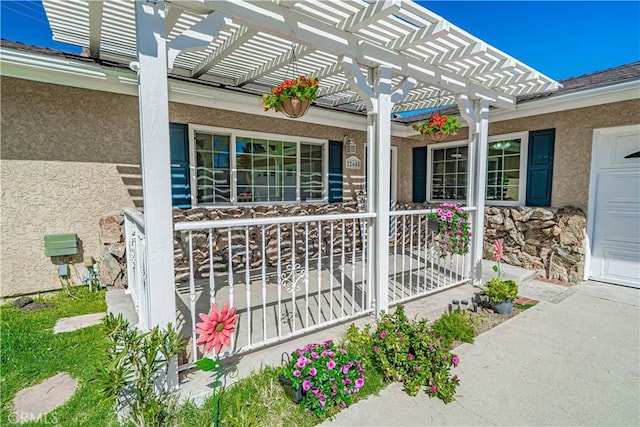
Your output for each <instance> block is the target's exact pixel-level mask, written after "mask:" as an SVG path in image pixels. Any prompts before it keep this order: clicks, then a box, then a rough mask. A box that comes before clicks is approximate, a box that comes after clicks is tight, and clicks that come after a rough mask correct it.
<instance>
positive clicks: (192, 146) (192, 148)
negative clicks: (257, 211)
mask: <svg viewBox="0 0 640 427" xmlns="http://www.w3.org/2000/svg"><path fill="white" fill-rule="evenodd" d="M188 127H189V175H190V176H189V180H190V183H191V206H193V207H233V206H264V205H288V204H292V203H296V204H314V203H328V201H329V140H328V139H318V138H307V137H300V136H294V135H283V134H276V133H265V132H254V131H245V130H242V129H232V128H221V127H215V126H206V125H198V124H189V125H188ZM196 132H202V133H211V134H218V135H228V136H229V144H230V147H229V157H230V158H229V166H230V174H231V178H230V179H231V197H230V202H229V203H221V202H218V203H198V200H197V199H198V187H197V164H196V162H197V157H196V143H195V137H196ZM238 137H246V138H256V139H267V140H269V139H271V140H277V141H288V142H295V143H296V200H295V201H293V200H287V201H266V202H238V177H237V172H238V170H237V166H236V138H238ZM300 144H312V145H321V146H322V170H323V178H322V198H321V199H309V200H306V201H304V202H303V201H301V200H300Z"/></svg>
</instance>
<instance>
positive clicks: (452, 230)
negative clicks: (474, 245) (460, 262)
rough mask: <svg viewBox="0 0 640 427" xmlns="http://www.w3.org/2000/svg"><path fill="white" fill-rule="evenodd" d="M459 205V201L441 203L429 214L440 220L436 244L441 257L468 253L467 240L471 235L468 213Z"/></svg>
mask: <svg viewBox="0 0 640 427" xmlns="http://www.w3.org/2000/svg"><path fill="white" fill-rule="evenodd" d="M460 206H461V205H460V203H443V204H441V205H440V208H438V210H437V212H436V213H432V214H429V216H430V217H431V218H433V219H437V220H438V221H439V222H440V223H439V227H438V231H439V235H440V240H439V242H438V245H439V249H440V256H441V257H445V256H446V255H447V254H458V255H464V254H467V253H469V240H470V238H471V236H472V233H471V228H470V226H469V215H468V214H467V212H466V211H465V210H463V209H462V208H461V207H460Z"/></svg>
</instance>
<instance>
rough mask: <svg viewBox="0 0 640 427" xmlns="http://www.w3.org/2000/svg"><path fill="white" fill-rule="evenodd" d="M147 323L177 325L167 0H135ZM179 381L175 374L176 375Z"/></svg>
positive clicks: (161, 325)
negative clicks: (145, 252) (145, 251)
mask: <svg viewBox="0 0 640 427" xmlns="http://www.w3.org/2000/svg"><path fill="white" fill-rule="evenodd" d="M135 7H136V40H137V49H138V66H139V68H138V103H139V109H140V111H139V114H140V143H141V155H142V189H143V200H144V226H145V235H146V243H147V257H146V259H145V260H144V262H145V263H146V267H147V268H146V272H147V280H148V282H147V283H148V289H149V301H148V307H147V308H148V310H149V316H148V318H149V327H154V326H160V327H163V328H164V327H166V326H167V324H168V323H173V324H174V325H175V321H176V318H175V312H176V299H175V283H174V270H173V214H172V207H171V168H170V147H169V96H168V87H167V46H166V39H165V22H164V19H165V16H164V15H165V8H164V1H163V0H154V1H147V0H136V2H135ZM175 377H176V378H175V379H176V380H177V373H176V374H175Z"/></svg>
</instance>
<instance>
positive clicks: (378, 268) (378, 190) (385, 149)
mask: <svg viewBox="0 0 640 427" xmlns="http://www.w3.org/2000/svg"><path fill="white" fill-rule="evenodd" d="M376 77H377V78H376V81H375V84H374V88H375V92H376V99H375V101H374V102H375V103H376V104H377V108H376V110H377V111H376V112H375V113H374V114H373V117H374V128H375V144H374V147H375V150H373V151H374V159H373V160H374V166H375V169H376V172H377V173H376V176H375V180H372V181H374V182H373V193H374V194H375V196H376V197H375V199H374V203H373V208H374V210H375V211H376V214H377V216H376V221H375V223H376V226H375V231H374V233H375V235H374V238H373V243H374V248H375V249H374V250H375V259H374V260H373V266H374V271H375V273H374V282H373V284H374V286H375V296H376V315H378V316H379V315H380V313H381V312H382V311H388V309H389V203H390V196H391V195H390V191H389V190H390V189H389V183H390V182H391V164H390V162H389V152H390V150H391V108H392V107H393V103H392V102H391V92H392V91H391V68H389V67H386V66H383V65H381V66H379V67H378V72H377V76H376Z"/></svg>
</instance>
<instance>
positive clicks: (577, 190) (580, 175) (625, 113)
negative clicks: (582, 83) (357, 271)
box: [398, 100, 640, 211]
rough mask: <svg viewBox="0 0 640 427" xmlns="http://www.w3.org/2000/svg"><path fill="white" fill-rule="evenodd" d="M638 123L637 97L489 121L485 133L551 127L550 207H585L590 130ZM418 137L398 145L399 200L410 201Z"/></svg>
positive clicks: (462, 133) (461, 134) (462, 137)
mask: <svg viewBox="0 0 640 427" xmlns="http://www.w3.org/2000/svg"><path fill="white" fill-rule="evenodd" d="M638 123H640V102H638V100H631V101H624V102H617V103H611V104H604V105H598V106H594V107H585V108H578V109H574V110H568V111H562V112H558V113H552V114H540V115H537V116H530V117H523V118H520V119H515V120H505V121H499V122H491V121H490V122H489V135H490V136H493V135H502V134H508V133H513V132H521V131H534V130H543V129H551V128H555V130H556V140H555V152H554V165H553V187H552V193H551V197H552V199H551V203H552V207H556V208H560V207H563V206H575V207H579V208H581V209H583V210H585V211H586V209H587V205H588V199H589V178H590V170H591V147H592V143H593V130H594V129H599V128H607V127H616V126H625V125H631V124H638ZM467 131H468V130H467V129H466V128H464V129H461V131H460V132H458V135H457V136H456V139H459V140H466V139H467V138H468V133H467ZM425 145H426V144H425V142H423V141H421V140H416V141H411V142H410V143H409V144H406V145H402V146H401V149H400V153H398V157H399V159H401V164H402V166H401V167H399V177H398V182H399V183H400V182H401V183H402V185H401V186H400V187H399V190H400V193H401V194H400V200H403V201H411V197H412V194H411V190H412V186H413V183H412V176H413V171H412V156H413V152H412V148H413V147H418V146H425Z"/></svg>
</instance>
